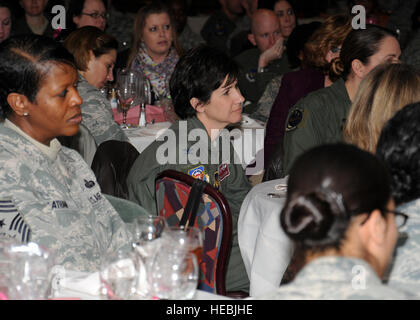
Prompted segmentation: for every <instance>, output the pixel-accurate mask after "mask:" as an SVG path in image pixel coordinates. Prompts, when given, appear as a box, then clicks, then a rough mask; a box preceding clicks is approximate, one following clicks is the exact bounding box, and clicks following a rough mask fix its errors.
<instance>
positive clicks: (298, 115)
mask: <svg viewBox="0 0 420 320" xmlns="http://www.w3.org/2000/svg"><path fill="white" fill-rule="evenodd" d="M302 119H303V111H302V110H301V109H298V108H297V109H295V110H293V111H292V113H291V114H290V116H289V119H288V120H287V125H286V131H292V130H294V129H296V127H297V126H298V124H299V123H300V122H301V121H302Z"/></svg>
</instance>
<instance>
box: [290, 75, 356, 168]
mask: <svg viewBox="0 0 420 320" xmlns="http://www.w3.org/2000/svg"><path fill="white" fill-rule="evenodd" d="M350 106H351V101H350V98H349V95H348V93H347V89H346V87H345V83H344V80H343V79H339V80H337V81H336V82H335V83H334V84H333V85H332V86H330V87H327V88H322V89H320V90H317V91H314V92H312V93H310V94H308V95H307V96H306V97H305V98H302V99H300V100H299V101H298V103H297V104H296V105H295V106H294V107H293V108H292V109H290V111H289V115H288V117H287V120H286V132H285V135H284V140H283V147H284V158H283V172H284V173H285V175H288V174H289V171H290V169H291V167H292V165H293V162H294V161H295V160H296V158H297V157H298V156H299V155H300V154H302V153H303V152H305V151H307V150H309V149H310V148H312V147H315V146H318V145H322V144H326V143H333V142H337V141H341V140H342V131H343V125H344V123H345V121H346V118H347V114H348V112H349V110H350Z"/></svg>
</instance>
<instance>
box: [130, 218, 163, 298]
mask: <svg viewBox="0 0 420 320" xmlns="http://www.w3.org/2000/svg"><path fill="white" fill-rule="evenodd" d="M167 227H168V224H167V222H166V219H165V218H164V217H162V216H156V215H147V216H140V217H137V218H136V219H135V220H134V222H133V223H132V225H131V231H132V234H133V241H132V243H133V248H134V250H135V252H136V254H137V258H138V262H137V264H138V279H137V290H136V295H137V296H138V297H139V298H148V295H149V293H150V288H149V281H148V276H149V274H150V268H151V264H152V262H153V258H154V255H155V254H156V252H158V251H159V250H160V247H161V245H162V242H161V241H159V240H161V239H160V237H161V235H162V232H163V230H165V229H166V228H167Z"/></svg>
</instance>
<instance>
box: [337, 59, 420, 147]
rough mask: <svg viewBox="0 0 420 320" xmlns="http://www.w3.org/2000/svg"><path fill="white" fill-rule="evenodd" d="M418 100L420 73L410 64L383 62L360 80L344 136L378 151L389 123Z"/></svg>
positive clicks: (356, 143) (359, 144) (347, 139)
mask: <svg viewBox="0 0 420 320" xmlns="http://www.w3.org/2000/svg"><path fill="white" fill-rule="evenodd" d="M418 101H420V73H418V72H416V71H414V70H413V69H412V68H411V67H410V66H408V65H406V64H383V65H379V66H378V67H376V68H375V69H374V70H372V72H371V73H370V74H368V75H367V76H366V77H365V79H363V81H362V82H361V84H360V87H359V90H358V91H357V93H356V96H355V99H354V102H353V104H352V106H351V108H350V111H349V114H348V117H347V120H346V123H345V125H344V130H343V138H344V140H345V141H346V142H348V143H352V144H355V145H356V146H358V147H359V148H361V149H364V150H366V151H370V152H372V153H374V152H375V150H376V143H377V142H378V139H379V135H380V134H381V130H382V128H383V126H384V125H385V123H386V122H387V121H388V120H389V119H390V118H392V116H393V115H394V114H395V113H396V112H397V111H398V110H400V109H401V108H403V107H404V106H405V105H407V104H410V103H414V102H418Z"/></svg>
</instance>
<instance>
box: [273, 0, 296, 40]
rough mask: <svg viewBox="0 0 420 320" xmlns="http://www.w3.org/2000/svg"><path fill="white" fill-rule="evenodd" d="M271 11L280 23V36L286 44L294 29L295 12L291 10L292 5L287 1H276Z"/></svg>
mask: <svg viewBox="0 0 420 320" xmlns="http://www.w3.org/2000/svg"><path fill="white" fill-rule="evenodd" d="M273 10H274V12H275V13H276V15H277V17H278V19H279V22H280V31H281V36H282V37H283V39H284V41H285V43H287V40H288V39H289V37H290V35H291V34H292V32H293V30H294V29H295V27H296V15H295V10H293V7H292V5H291V4H290V2H289V1H287V0H279V1H276V2H275V3H274V7H273Z"/></svg>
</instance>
